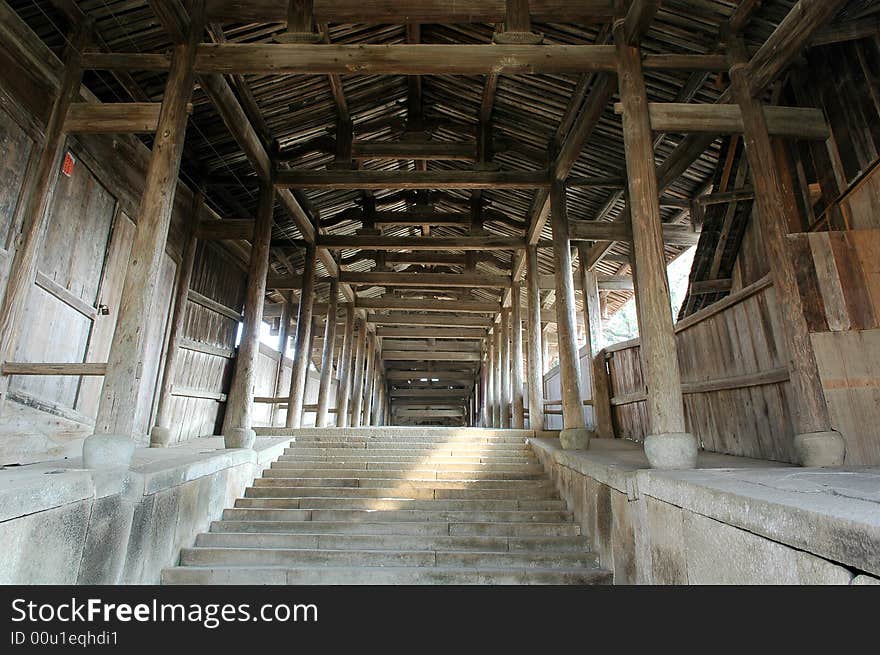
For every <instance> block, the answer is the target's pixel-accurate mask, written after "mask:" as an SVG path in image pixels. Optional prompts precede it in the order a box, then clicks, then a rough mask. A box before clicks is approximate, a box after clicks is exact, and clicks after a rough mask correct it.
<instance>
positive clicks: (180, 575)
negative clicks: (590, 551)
mask: <svg viewBox="0 0 880 655" xmlns="http://www.w3.org/2000/svg"><path fill="white" fill-rule="evenodd" d="M162 583H163V584H178V585H184V584H191V585H208V584H214V585H217V584H244V585H254V584H267V585H268V584H279V585H284V584H286V585H335V584H339V585H423V584H424V585H427V584H430V585H437V584H450V585H502V584H503V585H526V584H535V585H539V584H540V585H596V584H610V583H611V573H610V572H609V571H604V570H601V569H590V568H586V569H570V570H566V569H538V568H535V569H513V570H510V569H490V568H485V569H484V568H470V567H467V568H445V567H370V566H366V567H342V566H340V567H281V566H278V567H243V566H239V567H235V566H229V567H220V566H213V567H199V566H178V567H174V568H170V569H165V570H164V571H163V572H162Z"/></svg>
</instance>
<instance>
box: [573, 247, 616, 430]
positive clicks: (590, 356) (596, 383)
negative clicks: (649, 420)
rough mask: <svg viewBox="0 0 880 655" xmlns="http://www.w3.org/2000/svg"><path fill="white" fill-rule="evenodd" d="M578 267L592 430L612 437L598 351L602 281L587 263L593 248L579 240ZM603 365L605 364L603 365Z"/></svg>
mask: <svg viewBox="0 0 880 655" xmlns="http://www.w3.org/2000/svg"><path fill="white" fill-rule="evenodd" d="M577 248H578V260H579V261H580V266H579V267H578V270H579V272H580V276H581V288H582V289H583V297H584V332H585V334H586V337H587V361H588V362H590V368H591V370H590V392H591V393H590V399H591V400H592V402H593V406H592V409H593V411H592V414H593V424H592V425H591V426H590V427H591V429H592V430H593V431H594V432H595V433H596V436H598V437H601V438H603V439H610V438H611V437H612V436H613V430H612V427H611V406H610V404H609V403H610V399H609V398H608V379H607V374H606V372H605V359H604V356H603V357H602V361H601V362H599V361H598V359H597V357H598V355H597V353H599V351H600V350H602V346H603V337H602V309H601V307H602V306H601V301H600V299H599V280H598V277H597V275H596V272H595V271H593V270H590V269H588V268H586V267H585V266H584V263H585V262H586V261H587V253H588V252H589V248H588V247H587V245H586V244H585V243H579V244H578V246H577ZM600 364H601V366H600Z"/></svg>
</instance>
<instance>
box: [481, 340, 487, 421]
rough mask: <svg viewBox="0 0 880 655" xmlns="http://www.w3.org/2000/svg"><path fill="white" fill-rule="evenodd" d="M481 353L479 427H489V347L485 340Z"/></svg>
mask: <svg viewBox="0 0 880 655" xmlns="http://www.w3.org/2000/svg"><path fill="white" fill-rule="evenodd" d="M482 351H483V352H482V353H481V358H480V397H479V402H480V427H483V428H487V427H489V412H488V406H489V389H488V384H489V347H488V345H487V343H486V340H485V339H483V341H482Z"/></svg>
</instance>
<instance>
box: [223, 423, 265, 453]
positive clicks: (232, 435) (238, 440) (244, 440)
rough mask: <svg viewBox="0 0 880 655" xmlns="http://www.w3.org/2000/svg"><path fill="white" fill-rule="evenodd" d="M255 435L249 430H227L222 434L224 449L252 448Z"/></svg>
mask: <svg viewBox="0 0 880 655" xmlns="http://www.w3.org/2000/svg"><path fill="white" fill-rule="evenodd" d="M256 439H257V433H256V432H254V431H253V430H251V429H250V428H228V429H227V430H226V432H225V433H224V434H223V445H224V446H225V447H226V448H253V447H254V441H256Z"/></svg>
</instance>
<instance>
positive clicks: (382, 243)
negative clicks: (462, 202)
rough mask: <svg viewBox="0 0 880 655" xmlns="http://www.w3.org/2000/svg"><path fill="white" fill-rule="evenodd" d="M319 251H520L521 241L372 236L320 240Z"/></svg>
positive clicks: (498, 238)
mask: <svg viewBox="0 0 880 655" xmlns="http://www.w3.org/2000/svg"><path fill="white" fill-rule="evenodd" d="M317 245H318V247H319V248H330V249H338V248H354V249H358V250H464V251H470V250H475V251H485V250H519V249H521V248H524V247H525V243H524V241H523V240H522V239H512V238H509V237H464V236H462V237H389V236H383V235H372V234H351V235H348V234H334V235H326V236H323V235H322V236H319V237H318V243H317Z"/></svg>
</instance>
